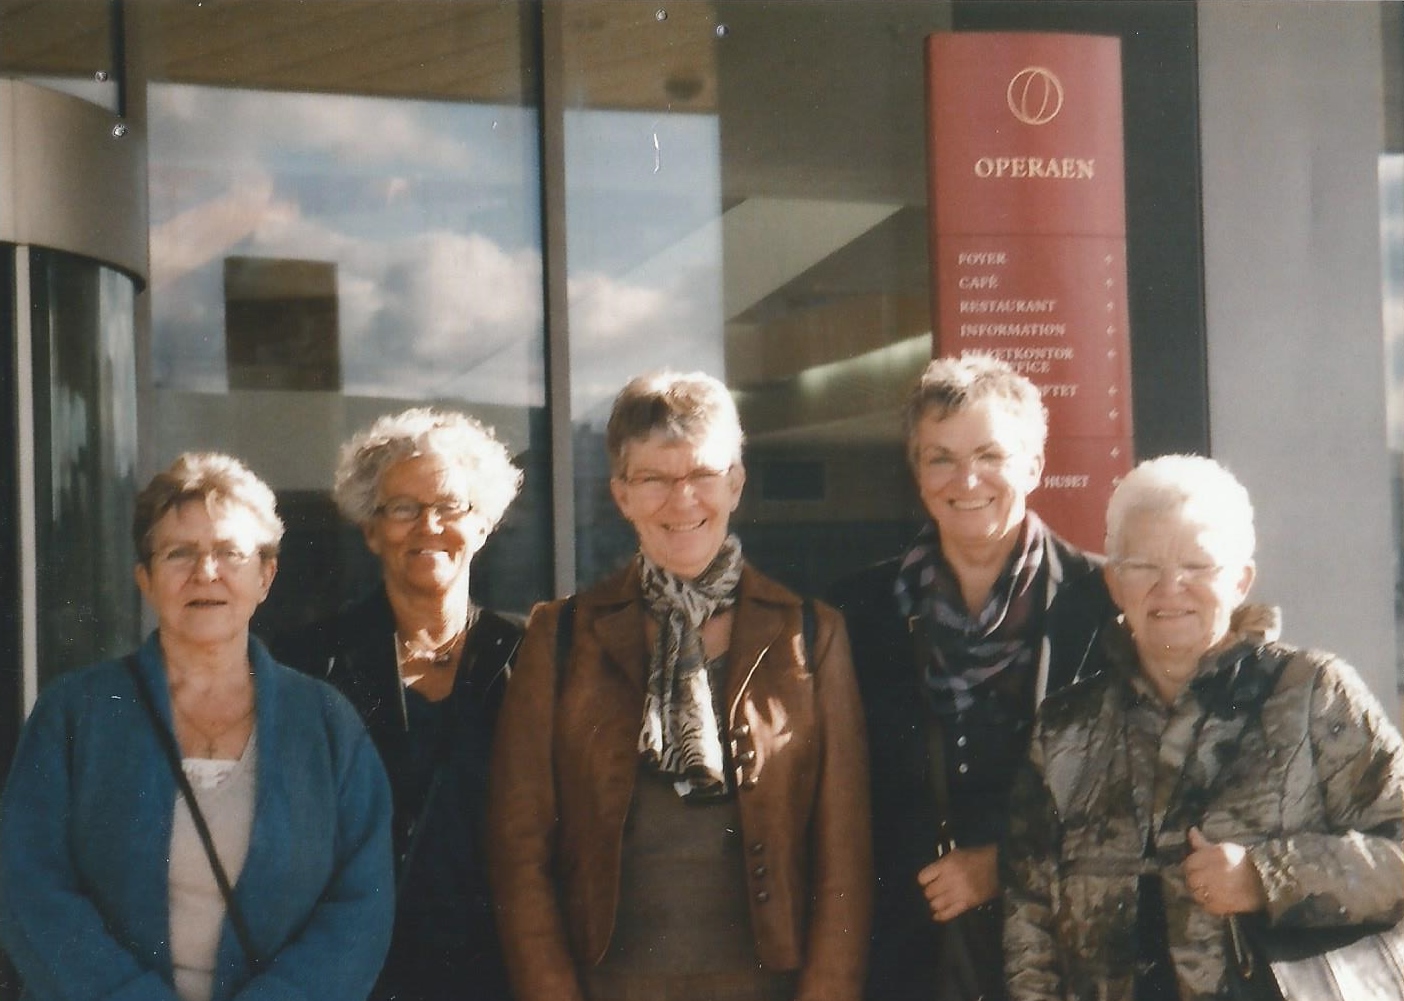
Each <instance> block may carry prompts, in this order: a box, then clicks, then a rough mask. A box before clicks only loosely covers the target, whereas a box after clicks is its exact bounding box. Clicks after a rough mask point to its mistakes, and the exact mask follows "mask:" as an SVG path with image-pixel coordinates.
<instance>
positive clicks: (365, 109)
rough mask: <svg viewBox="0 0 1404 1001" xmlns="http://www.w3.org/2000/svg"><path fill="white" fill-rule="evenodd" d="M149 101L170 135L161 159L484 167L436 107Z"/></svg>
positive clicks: (230, 94)
mask: <svg viewBox="0 0 1404 1001" xmlns="http://www.w3.org/2000/svg"><path fill="white" fill-rule="evenodd" d="M148 102H149V103H148V115H149V117H150V118H151V119H153V120H157V119H159V120H160V121H161V122H162V123H163V132H164V131H165V130H167V129H168V130H169V135H163V137H162V139H163V142H162V146H163V149H162V153H163V155H164V156H167V157H170V158H173V159H177V160H186V159H196V160H199V161H211V160H213V161H219V162H223V163H226V164H239V165H246V164H249V163H253V164H256V165H261V164H264V163H265V162H266V161H267V160H269V159H270V158H271V155H270V151H281V152H283V153H284V154H286V151H289V150H299V151H314V152H315V153H316V154H317V155H319V156H325V157H329V158H333V159H335V160H337V161H338V162H340V163H342V164H343V165H345V166H348V167H354V166H358V165H363V164H367V163H374V164H385V163H394V162H405V161H406V160H408V161H409V162H412V163H413V164H414V165H415V166H416V167H418V168H420V169H424V168H426V167H427V168H432V169H435V170H455V171H457V170H465V169H469V168H473V167H476V166H478V162H477V160H476V158H475V157H474V155H473V151H472V150H471V149H470V148H469V147H468V145H466V144H465V143H464V142H463V141H461V140H460V139H458V138H457V137H455V136H454V135H452V134H449V133H447V132H446V130H445V129H444V127H443V116H442V115H441V114H436V111H438V110H439V108H438V106H437V105H436V104H434V103H431V102H410V101H396V100H389V99H376V98H367V97H355V96H340V95H328V94H295V93H293V94H266V93H258V92H251V91H246V90H232V89H223V88H215V87H199V86H194V85H176V84H170V85H164V86H160V87H153V88H151V90H150V92H149V98H148Z"/></svg>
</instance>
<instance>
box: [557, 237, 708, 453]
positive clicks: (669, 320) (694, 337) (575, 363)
mask: <svg viewBox="0 0 1404 1001" xmlns="http://www.w3.org/2000/svg"><path fill="white" fill-rule="evenodd" d="M718 264H719V262H718V261H717V260H716V259H715V258H710V259H701V260H697V261H694V262H692V263H691V265H690V266H680V267H678V268H677V269H675V270H673V271H672V272H671V273H669V274H663V273H659V272H654V273H652V274H650V275H649V276H648V278H647V279H646V281H647V282H649V283H650V284H645V283H644V282H642V281H640V282H630V281H627V280H626V281H616V280H615V279H612V278H610V277H608V276H606V275H601V274H592V275H586V276H580V277H578V278H575V279H572V280H571V282H570V316H571V343H572V346H573V347H574V349H575V350H573V351H572V352H571V359H570V372H571V375H570V378H571V413H572V416H573V418H574V420H575V421H576V422H577V423H580V422H584V423H589V424H593V425H598V426H600V427H603V424H604V421H605V419H606V418H607V417H608V410H609V404H610V402H611V401H612V400H613V399H614V396H615V394H616V393H618V392H619V390H620V389H621V388H622V387H623V385H624V383H625V382H626V381H627V380H628V379H629V378H630V377H632V376H635V375H638V374H640V373H643V372H648V371H650V370H653V369H659V368H673V369H681V370H684V371H692V370H695V369H701V370H702V371H705V372H710V373H711V374H713V375H716V376H718V377H721V376H723V375H724V374H725V373H724V369H725V365H724V361H723V357H724V356H723V344H722V323H721V292H720V284H719V281H718V276H717V268H718Z"/></svg>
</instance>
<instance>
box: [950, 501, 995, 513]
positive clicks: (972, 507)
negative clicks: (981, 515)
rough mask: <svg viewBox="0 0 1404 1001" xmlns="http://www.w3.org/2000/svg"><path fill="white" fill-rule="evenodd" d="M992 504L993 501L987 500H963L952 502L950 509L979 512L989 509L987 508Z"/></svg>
mask: <svg viewBox="0 0 1404 1001" xmlns="http://www.w3.org/2000/svg"><path fill="white" fill-rule="evenodd" d="M993 503H994V501H992V500H988V499H987V500H963V501H961V500H953V501H951V507H953V508H955V509H956V510H957V511H979V510H982V509H983V508H987V507H989V506H990V505H991V504H993Z"/></svg>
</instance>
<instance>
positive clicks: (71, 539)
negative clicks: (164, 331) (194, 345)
mask: <svg viewBox="0 0 1404 1001" xmlns="http://www.w3.org/2000/svg"><path fill="white" fill-rule="evenodd" d="M30 296H31V302H32V312H31V315H32V317H33V321H34V325H33V358H34V375H33V381H34V410H35V414H34V428H35V489H36V497H35V515H36V526H35V528H36V542H37V555H38V565H37V573H38V608H39V629H38V637H37V640H38V654H39V679H40V684H41V685H42V684H43V683H45V682H46V681H48V680H49V679H50V678H52V677H54V676H55V675H57V674H58V673H59V672H61V671H65V670H68V669H70V668H74V667H79V666H81V665H83V664H87V663H90V662H92V661H94V660H98V659H100V658H102V657H107V656H113V655H115V654H117V653H120V652H123V651H126V650H129V649H131V648H132V647H133V646H134V645H135V644H136V641H137V640H138V639H139V635H138V633H139V628H140V623H139V617H138V609H137V599H136V593H135V589H134V587H133V586H132V583H131V581H132V567H133V566H134V565H135V562H136V553H135V549H134V547H133V545H132V543H131V539H130V533H131V524H132V511H133V500H134V499H135V496H136V483H135V476H136V460H137V436H136V426H137V425H136V361H135V358H134V356H133V351H134V321H133V317H134V315H135V292H134V289H133V287H132V281H131V279H130V278H128V277H126V276H125V275H122V274H119V273H117V272H115V271H113V270H111V269H110V268H105V267H102V266H100V265H98V264H96V263H94V262H92V261H88V260H85V259H83V258H79V257H74V256H72V255H69V254H63V253H59V252H56V251H43V250H34V251H32V252H31V255H30Z"/></svg>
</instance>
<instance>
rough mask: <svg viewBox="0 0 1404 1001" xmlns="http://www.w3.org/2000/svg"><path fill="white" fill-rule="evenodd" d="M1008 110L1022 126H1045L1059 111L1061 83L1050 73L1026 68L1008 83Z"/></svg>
mask: <svg viewBox="0 0 1404 1001" xmlns="http://www.w3.org/2000/svg"><path fill="white" fill-rule="evenodd" d="M1007 96H1008V98H1009V110H1010V111H1012V112H1014V117H1015V118H1017V119H1019V121H1021V122H1023V123H1024V124H1025V125H1047V124H1048V123H1049V122H1051V121H1053V119H1054V118H1056V117H1058V112H1060V111H1062V110H1063V84H1062V82H1061V81H1060V80H1059V79H1058V78H1057V77H1056V76H1054V75H1053V71H1052V70H1049V69H1044V68H1043V67H1042V66H1026V67H1025V68H1024V69H1021V70H1020V71H1019V72H1018V73H1015V74H1014V79H1012V80H1010V81H1009V90H1008V94H1007Z"/></svg>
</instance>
